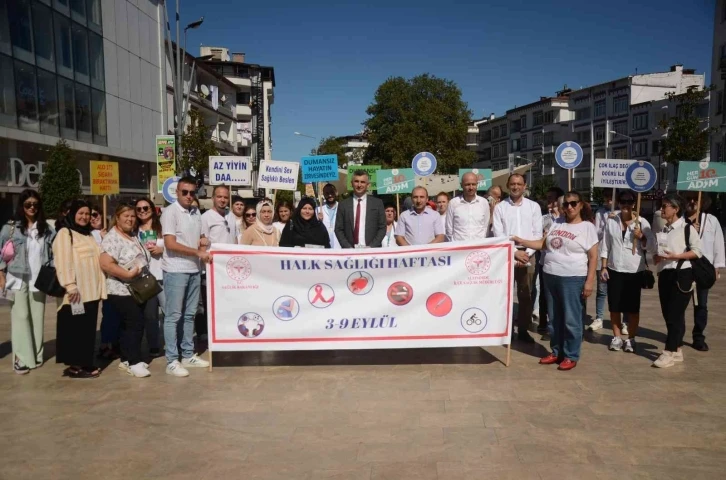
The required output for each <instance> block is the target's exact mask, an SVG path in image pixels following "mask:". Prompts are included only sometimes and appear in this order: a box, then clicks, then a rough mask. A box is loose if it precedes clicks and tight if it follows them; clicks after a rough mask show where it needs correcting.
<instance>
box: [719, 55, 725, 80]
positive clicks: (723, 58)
mask: <svg viewBox="0 0 726 480" xmlns="http://www.w3.org/2000/svg"><path fill="white" fill-rule="evenodd" d="M718 69H719V70H720V71H721V80H726V57H721V59H720V60H719V62H718Z"/></svg>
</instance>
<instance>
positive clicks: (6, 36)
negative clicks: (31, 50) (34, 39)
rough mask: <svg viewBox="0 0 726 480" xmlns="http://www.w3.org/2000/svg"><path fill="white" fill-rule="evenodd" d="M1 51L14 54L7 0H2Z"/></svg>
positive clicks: (0, 19)
mask: <svg viewBox="0 0 726 480" xmlns="http://www.w3.org/2000/svg"><path fill="white" fill-rule="evenodd" d="M0 53H5V54H7V55H12V53H13V47H12V41H11V40H10V25H8V5H7V0H0Z"/></svg>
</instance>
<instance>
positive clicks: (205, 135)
mask: <svg viewBox="0 0 726 480" xmlns="http://www.w3.org/2000/svg"><path fill="white" fill-rule="evenodd" d="M189 122H190V123H189V125H188V126H187V131H186V132H185V133H183V134H182V138H181V146H182V155H181V156H180V157H179V162H178V163H177V166H176V168H177V172H179V173H184V172H186V171H188V170H191V169H194V170H195V171H196V173H197V176H200V175H203V172H204V171H205V170H207V169H208V168H209V157H211V156H214V155H217V154H218V151H217V147H216V146H214V142H213V141H212V139H211V138H210V137H209V128H208V127H207V126H206V125H205V124H204V117H203V116H202V113H201V112H200V111H199V110H194V109H191V110H189Z"/></svg>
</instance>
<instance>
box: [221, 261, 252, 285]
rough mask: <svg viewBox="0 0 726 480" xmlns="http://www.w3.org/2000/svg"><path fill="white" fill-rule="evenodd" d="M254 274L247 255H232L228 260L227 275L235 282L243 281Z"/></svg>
mask: <svg viewBox="0 0 726 480" xmlns="http://www.w3.org/2000/svg"><path fill="white" fill-rule="evenodd" d="M251 274H252V265H250V262H249V260H247V259H246V258H245V257H232V258H230V259H229V260H228V261H227V275H228V276H229V278H231V279H232V280H234V281H235V282H237V283H238V284H239V283H242V282H244V281H245V280H247V278H249V276H250V275H251Z"/></svg>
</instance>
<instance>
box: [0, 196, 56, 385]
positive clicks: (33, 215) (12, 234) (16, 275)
mask: <svg viewBox="0 0 726 480" xmlns="http://www.w3.org/2000/svg"><path fill="white" fill-rule="evenodd" d="M54 235H55V230H53V229H52V228H51V226H50V225H48V223H47V222H46V221H45V215H44V212H43V202H42V201H41V199H40V195H38V193H37V192H36V191H34V190H23V192H22V193H21V194H20V201H19V202H18V208H17V210H16V212H15V217H14V218H13V220H11V221H10V222H8V223H7V225H4V226H3V227H2V230H0V249H2V248H3V247H5V246H6V245H7V243H8V242H11V243H12V244H13V247H14V250H15V255H14V256H13V258H11V259H9V260H8V259H3V258H0V291H7V292H12V295H8V298H9V299H10V301H11V302H12V308H11V309H10V325H11V339H12V344H13V370H14V371H15V373H17V374H19V375H23V374H26V373H28V372H29V371H30V370H31V369H33V368H38V367H39V366H41V365H42V364H43V326H44V321H43V318H44V315H45V293H43V292H41V291H39V290H38V289H37V288H35V280H36V279H37V278H38V273H39V272H40V267H41V266H42V265H43V264H45V263H46V262H48V259H49V258H52V257H50V253H51V248H52V242H53V236H54Z"/></svg>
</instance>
